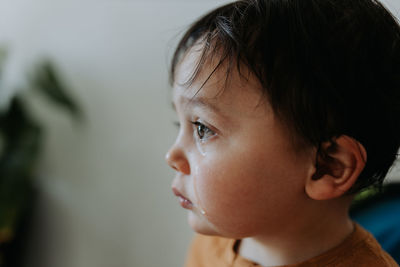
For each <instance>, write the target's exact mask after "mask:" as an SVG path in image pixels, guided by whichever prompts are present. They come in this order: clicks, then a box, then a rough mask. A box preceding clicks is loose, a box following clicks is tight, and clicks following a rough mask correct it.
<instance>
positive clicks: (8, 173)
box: [0, 47, 82, 267]
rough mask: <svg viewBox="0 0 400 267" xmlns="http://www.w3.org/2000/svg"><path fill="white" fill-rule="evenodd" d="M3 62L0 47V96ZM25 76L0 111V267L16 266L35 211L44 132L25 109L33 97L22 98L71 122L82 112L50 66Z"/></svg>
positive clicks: (44, 64) (46, 63) (43, 65)
mask: <svg viewBox="0 0 400 267" xmlns="http://www.w3.org/2000/svg"><path fill="white" fill-rule="evenodd" d="M6 57H7V53H6V49H4V48H1V47H0V90H4V88H2V87H1V85H3V83H2V78H3V75H2V74H3V70H4V65H5V64H6V62H7V61H6ZM30 73H31V74H30V75H28V83H27V84H28V85H27V86H28V87H29V88H24V89H26V90H22V91H19V92H17V93H16V94H15V95H14V96H12V98H11V99H10V102H9V105H8V107H7V108H5V109H2V111H0V267H5V266H7V267H9V266H13V267H15V266H21V264H22V261H21V256H22V251H21V250H22V249H23V246H24V243H26V242H24V239H25V236H24V235H25V234H26V229H27V227H29V220H30V217H31V215H32V210H33V208H34V201H35V190H34V178H35V165H36V163H37V161H38V158H39V156H40V153H41V150H42V146H43V138H44V135H43V130H44V129H45V126H44V125H43V123H42V122H41V121H40V120H38V119H37V118H36V117H35V116H33V114H32V112H31V110H29V109H28V107H29V105H28V102H29V96H32V95H31V94H30V95H28V94H26V92H35V93H38V94H39V95H40V96H42V97H44V98H45V99H46V100H48V102H50V103H53V104H55V105H56V106H58V107H59V108H61V109H63V110H64V111H66V112H68V113H69V114H70V115H71V116H72V117H73V118H75V119H77V120H81V119H82V111H81V109H80V108H79V106H78V105H77V104H76V102H75V100H74V99H73V98H72V97H71V96H70V95H69V94H68V93H67V88H66V86H65V85H64V84H63V83H62V82H61V80H60V78H59V76H58V75H57V71H56V70H55V68H54V66H53V65H52V64H51V62H50V61H49V60H43V61H42V62H40V63H39V64H38V65H37V66H35V67H34V69H33V70H32V71H31V72H30ZM21 78H23V77H21ZM25 241H26V240H25Z"/></svg>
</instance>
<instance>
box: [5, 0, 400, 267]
mask: <svg viewBox="0 0 400 267" xmlns="http://www.w3.org/2000/svg"><path fill="white" fill-rule="evenodd" d="M227 2H229V1H222V0H220V1H217V0H203V1H194V0H190V1H188V0H186V1H184V0H148V1H144V0H143V1H136V0H96V1H95V0H80V1H77V0H73V1H71V0H58V1H54V0H36V1H29V0H14V1H5V0H0V66H2V68H1V69H0V70H1V72H0V73H1V76H0V110H1V112H2V114H3V115H2V116H3V117H2V118H1V119H0V120H1V121H2V122H1V125H2V126H1V127H3V129H2V131H3V133H2V135H1V136H0V149H2V151H5V149H8V146H5V145H4V144H6V141H7V140H8V141H9V140H13V144H17V145H15V146H14V147H12V148H13V149H14V148H15V149H14V150H12V151H14V152H15V153H14V152H13V153H14V154H10V155H13V157H10V158H9V159H7V162H8V163H7V164H8V165H5V167H4V166H1V165H0V167H2V168H3V167H4V168H5V169H6V171H5V172H6V174H7V175H8V176H7V177H14V176H18V177H23V179H22V178H21V181H20V182H19V184H18V185H17V186H15V185H14V188H17V189H18V188H25V189H24V190H25V191H23V190H22V191H21V190H20V191H21V192H23V193H21V192H20V191H18V190H17V191H18V192H17V193H16V195H18V194H20V195H21V196H22V197H21V199H22V200H21V199H18V198H15V199H13V200H12V203H11V204H9V203H8V204H7V205H3V206H1V205H2V204H1V203H0V209H2V210H0V212H2V213H4V211H5V209H7V214H8V215H7V216H8V217H4V218H1V219H2V220H3V224H4V225H6V226H7V223H8V225H9V226H10V225H13V222H15V221H16V220H17V218H21V221H23V227H22V226H21V229H28V230H26V232H24V231H25V230H24V231H22V232H24V233H23V234H20V233H17V232H13V231H11V230H4V229H10V227H9V228H7V227H3V230H2V229H0V243H1V242H2V240H3V242H5V241H7V240H11V239H13V238H20V239H21V240H22V241H20V242H19V243H18V244H17V245H15V247H14V248H13V249H14V251H17V250H16V248H20V247H23V248H24V249H25V251H26V256H24V257H22V254H19V259H18V261H19V262H20V264H21V266H29V267H30V266H32V267H36V266H37V267H39V266H40V267H95V266H96V267H102V266H104V267H106V266H107V267H109V266H113V267H128V266H135V267H154V266H169V267H177V266H182V265H183V262H184V258H185V254H186V251H187V246H188V245H189V242H190V238H191V235H192V232H191V230H190V229H189V227H188V226H187V223H186V212H185V211H184V210H183V209H182V208H181V207H180V206H179V204H178V202H177V200H176V199H175V197H174V196H173V194H172V192H171V190H170V184H171V181H172V178H173V176H174V173H173V171H172V170H170V169H169V167H168V166H167V165H166V164H165V162H164V154H165V152H166V151H167V149H168V147H169V146H170V145H171V144H172V142H173V141H174V138H175V135H176V133H177V130H176V129H175V128H174V126H173V121H174V119H175V117H174V113H173V111H172V108H171V104H170V88H169V85H168V73H167V69H168V63H169V59H170V57H171V55H172V53H173V49H174V47H175V45H176V43H177V41H178V37H179V36H180V34H181V33H182V31H183V30H184V29H186V27H187V26H188V25H189V23H191V22H192V21H193V20H194V19H195V18H197V17H198V16H200V15H201V14H203V13H204V12H206V11H207V10H210V9H212V8H214V7H216V6H218V5H221V4H223V3H227ZM384 3H385V4H387V6H388V7H389V8H390V9H391V10H392V12H393V13H394V14H396V15H397V16H398V15H399V14H400V2H399V1H398V0H386V1H384ZM52 88H53V89H52ZM54 88H55V89H54ZM34 92H36V93H34ZM16 97H18V99H17V100H18V101H17V100H16ZM19 99H20V100H19ZM21 107H23V110H24V112H25V113H24V112H21ZM12 108H14V109H13V110H14V111H13V113H12V112H9V113H7V111H10V110H11V109H12ZM4 114H5V115H4ZM21 114H25V115H26V116H25V117H24V118H25V120H18V121H20V122H22V121H23V122H24V124H23V125H14V124H12V123H11V124H10V121H13V120H11V119H10V118H22V117H21V116H22V115H21ZM6 115H7V116H8V117H7V116H6ZM18 116H20V117H18ZM14 121H15V120H14ZM28 126H29V127H28ZM5 127H7V129H12V130H8V131H5V130H4V129H6V128H5ZM15 129H18V131H19V132H21V131H22V130H21V129H23V132H24V135H17V134H16V130H15ZM27 136H28V137H29V138H28V137H27ZM15 140H17V141H18V142H17V141H15ZM21 140H22V141H21ZM26 140H30V141H29V142H27V141H26ZM26 147H28V148H29V150H27V149H21V148H26ZM18 149H19V150H18ZM21 151H23V153H22V152H21ZM26 151H28V152H30V154H29V153H28V154H27V153H25V152H26ZM21 153H22V154H21ZM10 162H11V163H10ZM15 162H16V163H15ZM13 164H14V165H13ZM18 164H19V165H18ZM10 166H11V167H10ZM13 166H14V167H15V166H23V170H24V172H23V173H16V172H15V171H13V170H14V169H15V168H14V167H13ZM13 168H14V169H13ZM0 172H2V171H1V170H0ZM396 172H397V171H395V172H394V174H392V175H391V176H392V177H394V178H392V179H395V180H396V177H397V176H398V175H397V176H396ZM3 175H4V174H3ZM10 179H11V178H10ZM397 179H398V178H397ZM27 181H32V182H33V188H30V187H29V186H27V184H29V182H27ZM26 188H28V189H26ZM27 192H28V193H27ZM1 201H3V202H5V200H4V199H1V198H0V202H1ZM25 202H27V203H30V204H29V205H26V204H21V203H25ZM21 210H22V211H23V212H19V211H21ZM30 210H33V212H29V211H30ZM10 218H11V219H10ZM18 227H19V226H18ZM15 231H16V230H15ZM19 235H20V236H19ZM21 244H22V246H21ZM0 248H1V244H0ZM13 249H11V252H12V250H13ZM0 262H1V258H0ZM15 266H16V265H15Z"/></svg>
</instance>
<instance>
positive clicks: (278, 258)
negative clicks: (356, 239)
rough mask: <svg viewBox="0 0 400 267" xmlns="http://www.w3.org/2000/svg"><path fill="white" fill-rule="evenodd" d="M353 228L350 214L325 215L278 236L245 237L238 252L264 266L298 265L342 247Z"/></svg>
mask: <svg viewBox="0 0 400 267" xmlns="http://www.w3.org/2000/svg"><path fill="white" fill-rule="evenodd" d="M303 217H305V218H306V217H307V216H306V215H304V216H303ZM308 218H310V217H308ZM296 222H297V221H296ZM353 227H354V226H353V223H352V221H351V220H350V218H349V217H348V215H347V211H346V212H345V213H344V214H342V215H341V216H339V217H338V214H335V215H331V216H329V214H326V213H325V214H324V213H323V212H322V213H319V216H318V217H315V218H312V220H304V223H303V224H302V225H300V226H298V224H297V226H296V227H292V226H291V225H290V223H289V224H288V225H285V226H283V227H282V228H281V230H282V231H279V233H278V234H276V235H271V234H268V235H257V236H252V237H248V238H244V239H242V241H241V243H240V246H239V248H238V253H239V254H240V255H241V256H242V257H244V258H246V259H248V260H251V261H253V262H256V263H258V264H260V265H261V266H281V265H289V264H296V263H300V262H303V261H305V260H308V259H311V258H313V257H316V256H318V255H321V254H323V253H324V252H326V251H328V250H330V249H332V248H334V247H336V246H338V245H339V244H340V243H342V242H343V241H344V240H345V239H346V237H348V236H349V235H350V234H351V233H352V231H353ZM283 228H284V229H283Z"/></svg>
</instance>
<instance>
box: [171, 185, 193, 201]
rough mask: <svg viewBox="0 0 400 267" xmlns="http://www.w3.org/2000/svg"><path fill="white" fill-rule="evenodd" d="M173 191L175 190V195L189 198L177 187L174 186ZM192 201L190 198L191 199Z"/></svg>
mask: <svg viewBox="0 0 400 267" xmlns="http://www.w3.org/2000/svg"><path fill="white" fill-rule="evenodd" d="M172 191H173V192H174V194H175V196H177V197H181V198H184V199H187V200H189V199H188V198H187V197H185V196H184V195H183V194H182V193H181V192H180V191H179V190H178V189H177V188H176V187H172ZM189 201H190V200H189Z"/></svg>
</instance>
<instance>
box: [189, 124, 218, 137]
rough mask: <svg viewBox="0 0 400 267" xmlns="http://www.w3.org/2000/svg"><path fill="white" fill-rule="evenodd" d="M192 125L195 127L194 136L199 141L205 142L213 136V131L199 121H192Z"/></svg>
mask: <svg viewBox="0 0 400 267" xmlns="http://www.w3.org/2000/svg"><path fill="white" fill-rule="evenodd" d="M192 124H193V125H194V126H195V127H196V134H197V136H198V138H199V139H200V140H201V141H204V140H207V139H208V138H210V137H213V136H214V135H215V133H214V131H213V130H211V129H210V128H208V127H207V126H205V125H204V124H203V123H201V122H199V121H192Z"/></svg>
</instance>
